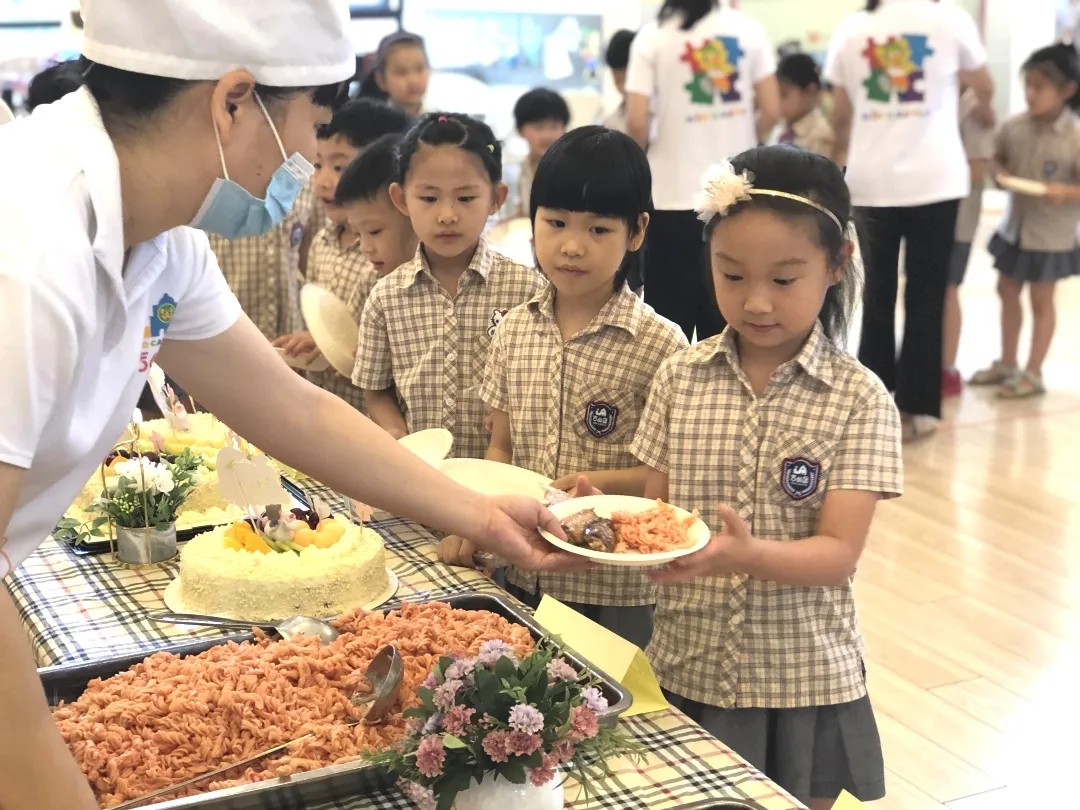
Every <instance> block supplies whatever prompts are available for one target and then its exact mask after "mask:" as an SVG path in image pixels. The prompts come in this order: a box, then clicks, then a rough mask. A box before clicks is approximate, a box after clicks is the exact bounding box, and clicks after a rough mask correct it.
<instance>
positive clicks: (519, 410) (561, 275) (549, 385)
mask: <svg viewBox="0 0 1080 810" xmlns="http://www.w3.org/2000/svg"><path fill="white" fill-rule="evenodd" d="M651 212H652V174H651V172H650V171H649V161H648V159H647V158H646V157H645V153H644V152H643V151H642V150H641V147H640V146H638V145H637V144H636V143H634V141H633V140H631V139H630V137H629V136H627V135H624V134H623V133H621V132H614V131H612V130H609V129H605V128H604V127H597V126H590V127H582V128H580V129H576V130H574V131H573V132H571V133H569V134H568V135H566V136H565V137H563V138H562V139H561V140H559V141H557V142H556V143H555V144H554V145H553V146H552V147H551V149H550V150H548V152H547V154H546V155H544V157H543V159H542V160H541V161H540V165H539V167H538V168H537V172H536V182H535V184H534V185H533V194H532V210H531V216H532V222H533V232H534V234H535V237H534V238H535V248H536V257H537V262H538V264H539V266H540V269H541V270H542V271H543V273H544V275H545V276H547V279H548V284H547V286H546V287H545V289H544V291H543V292H541V293H540V294H539V295H538V296H536V297H535V298H533V300H531V301H530V302H529V303H527V304H526V305H525V306H522V307H518V308H517V309H515V310H514V311H513V312H511V313H510V314H509V315H507V316H506V318H505V319H504V320H503V323H502V325H501V326H500V327H499V331H498V332H497V333H496V334H495V340H494V342H493V343H492V347H491V355H490V357H489V358H488V364H487V371H486V373H485V375H484V382H483V385H482V386H481V389H480V396H481V398H482V399H483V400H484V402H485V404H487V405H488V406H490V407H491V408H492V409H493V420H492V434H491V443H490V445H489V446H488V451H487V456H486V457H487V458H488V459H490V460H492V461H501V462H503V463H506V464H513V465H515V466H517V467H523V468H525V469H527V470H532V471H533V472H536V473H539V474H540V475H543V476H544V477H546V478H551V479H557V480H556V481H555V486H556V487H558V488H561V489H564V490H568V491H569V490H572V489H574V488H575V485H576V483H577V481H578V477H579V474H582V473H584V474H586V475H587V476H588V478H589V481H590V483H591V484H592V485H593V486H595V487H598V488H599V489H600V490H602V491H603V492H605V493H607V494H612V495H637V496H639V497H640V496H641V495H643V494H644V490H645V473H646V468H645V467H643V466H642V465H641V464H640V463H638V462H637V460H636V459H635V458H634V457H633V456H632V455H631V453H630V443H631V442H632V441H633V438H634V431H635V430H636V428H637V424H638V420H639V419H640V417H641V412H642V410H643V409H644V407H645V398H646V396H647V394H648V391H649V385H650V384H651V382H652V379H653V375H654V374H655V373H656V369H657V368H659V366H660V364H661V363H662V362H663V361H664V360H666V359H667V358H668V357H670V356H671V355H673V354H675V353H676V352H678V351H680V350H681V349H683V348H685V347H686V345H687V342H686V337H685V336H684V335H683V333H682V330H681V329H680V328H679V327H678V326H676V325H675V324H673V323H671V322H670V321H667V320H664V319H663V318H661V317H660V316H659V315H657V314H656V313H655V312H654V311H653V310H652V308H651V307H648V306H646V305H645V304H643V303H642V302H641V301H640V300H639V299H638V298H637V297H636V296H635V295H634V294H633V293H632V292H630V290H629V289H628V287H627V285H626V278H627V276H628V274H629V273H630V268H631V266H632V265H633V264H635V263H640V261H641V256H640V253H639V252H638V251H639V250H640V249H641V246H642V244H643V242H644V241H645V231H646V228H647V227H648V224H649V215H650V213H651ZM474 550H475V549H474V547H473V545H472V544H471V543H470V542H468V541H467V540H465V541H462V540H460V539H458V538H455V537H448V538H446V539H444V540H443V541H442V544H440V557H441V558H442V559H443V560H444V561H446V562H451V563H457V564H462V565H470V564H471V560H472V555H473V551H474ZM507 579H508V581H509V583H510V585H509V590H510V592H511V593H513V594H514V595H515V596H517V597H518V598H519V599H521V600H522V601H524V602H526V603H527V604H530V605H532V606H533V607H535V606H537V605H538V604H539V602H540V598H541V597H542V596H543V595H544V594H550V595H551V596H553V597H555V598H556V599H559V600H560V601H562V602H565V603H566V604H568V605H569V606H570V607H572V608H573V609H574V610H577V611H578V612H579V613H581V614H583V615H585V616H587V617H588V618H590V619H592V620H593V621H596V622H598V623H600V624H601V625H603V626H604V627H606V628H608V629H609V630H611V631H612V632H615V633H618V634H619V635H621V636H622V637H623V638H625V639H627V640H628V641H631V642H633V643H634V644H635V645H637V646H639V647H642V648H644V647H645V645H646V644H647V643H648V641H649V637H650V636H651V635H652V604H653V599H654V588H653V587H652V586H651V584H650V583H648V581H646V580H645V579H643V578H642V576H641V574H640V573H639V572H637V571H633V570H632V569H625V568H606V569H599V570H596V571H589V572H586V573H581V574H536V573H535V572H529V571H522V570H520V569H517V568H511V569H510V571H509V572H508V575H507Z"/></svg>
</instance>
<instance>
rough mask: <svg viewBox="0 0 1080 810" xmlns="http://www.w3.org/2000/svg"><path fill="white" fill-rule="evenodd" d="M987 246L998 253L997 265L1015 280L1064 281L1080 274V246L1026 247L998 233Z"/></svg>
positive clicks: (994, 252)
mask: <svg viewBox="0 0 1080 810" xmlns="http://www.w3.org/2000/svg"><path fill="white" fill-rule="evenodd" d="M987 250H989V251H990V255H991V256H993V257H994V267H996V268H997V269H998V271H999V272H1001V273H1002V274H1004V275H1006V276H1008V277H1009V278H1011V279H1013V280H1014V281H1022V282H1044V281H1061V280H1062V279H1064V278H1069V277H1070V276H1077V275H1080V248H1075V249H1073V250H1063V251H1055V252H1049V251H1042V250H1023V249H1021V248H1020V246H1019V245H1014V244H1013V243H1012V242H1010V241H1009V240H1007V239H1005V238H1004V237H1003V236H1001V234H997V233H995V234H994V235H993V236H992V237H991V238H990V244H989V245H988V246H987Z"/></svg>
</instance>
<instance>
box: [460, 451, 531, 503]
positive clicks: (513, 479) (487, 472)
mask: <svg viewBox="0 0 1080 810" xmlns="http://www.w3.org/2000/svg"><path fill="white" fill-rule="evenodd" d="M439 469H440V470H442V471H443V474H444V475H446V477H447V478H449V479H451V480H452V481H456V482H457V483H459V484H461V485H462V486H463V487H465V488H467V489H471V490H473V491H474V492H479V493H480V494H481V495H524V496H526V497H529V498H536V500H538V501H540V502H541V503H546V502H547V498H546V496H547V488H548V487H549V486H551V481H550V480H548V479H547V478H545V477H544V476H542V475H540V474H538V473H534V472H531V471H529V470H526V469H522V468H521V467H514V466H511V465H510V464H500V463H499V462H498V461H485V460H484V459H479V458H452V459H450V460H448V461H444V462H443V463H442V464H441V465H440V467H439Z"/></svg>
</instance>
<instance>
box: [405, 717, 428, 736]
mask: <svg viewBox="0 0 1080 810" xmlns="http://www.w3.org/2000/svg"><path fill="white" fill-rule="evenodd" d="M423 727H424V721H423V720H421V719H420V718H419V717H410V718H409V719H408V720H406V721H405V733H406V734H408V735H409V736H410V737H418V736H419V735H420V730H421V729H423Z"/></svg>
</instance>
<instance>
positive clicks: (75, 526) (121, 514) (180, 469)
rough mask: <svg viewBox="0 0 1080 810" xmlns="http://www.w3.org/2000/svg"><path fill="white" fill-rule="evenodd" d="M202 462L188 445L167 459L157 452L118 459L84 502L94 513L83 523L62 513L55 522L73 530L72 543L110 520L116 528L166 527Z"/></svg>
mask: <svg viewBox="0 0 1080 810" xmlns="http://www.w3.org/2000/svg"><path fill="white" fill-rule="evenodd" d="M201 464H202V457H201V456H198V455H196V454H195V453H193V452H192V451H191V449H190V448H185V449H184V451H183V452H182V453H181V454H180V455H178V456H176V457H175V458H173V459H172V460H168V459H166V458H165V457H162V456H158V455H157V454H156V453H153V454H144V455H135V456H133V457H131V458H124V459H117V460H116V461H115V463H113V464H111V466H110V468H109V470H108V471H107V473H106V475H105V487H104V491H103V492H102V493H101V495H99V496H98V497H97V498H95V499H94V500H93V501H91V502H90V504H89V505H88V506H87V507H86V510H85V511H86V513H87V514H90V515H95V516H96V517H94V518H93V519H92V520H90V521H89V522H86V523H81V522H80V521H78V520H76V519H73V518H65V519H64V520H61V521H60V522H59V523H58V524H57V528H58V529H59V530H60V531H62V532H67V533H69V534H72V533H73V534H75V535H76V543H77V544H78V543H79V542H87V541H89V540H91V539H95V538H96V537H97V536H98V530H99V529H100V528H101V527H102V526H103V525H104V524H105V523H107V522H110V521H111V522H112V523H113V525H114V526H117V527H120V528H128V529H142V528H145V527H147V526H149V527H150V528H153V529H158V530H161V529H166V528H168V527H169V525H170V524H172V523H175V522H176V513H177V511H178V510H179V509H180V507H181V506H183V504H184V501H186V500H187V497H188V493H190V492H191V490H192V489H193V488H194V487H195V486H197V485H198V484H199V482H200V473H199V467H200V465H201Z"/></svg>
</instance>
